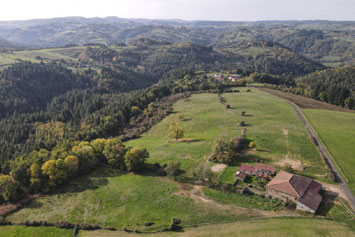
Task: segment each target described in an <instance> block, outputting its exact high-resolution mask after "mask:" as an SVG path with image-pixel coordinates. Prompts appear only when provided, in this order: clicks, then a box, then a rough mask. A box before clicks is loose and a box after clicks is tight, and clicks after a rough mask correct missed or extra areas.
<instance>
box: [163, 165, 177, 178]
mask: <svg viewBox="0 0 355 237" xmlns="http://www.w3.org/2000/svg"><path fill="white" fill-rule="evenodd" d="M180 167H181V162H180V161H172V162H170V163H168V165H167V166H166V167H165V169H164V171H165V173H166V175H167V176H168V177H174V178H175V176H176V175H178V174H179V170H180Z"/></svg>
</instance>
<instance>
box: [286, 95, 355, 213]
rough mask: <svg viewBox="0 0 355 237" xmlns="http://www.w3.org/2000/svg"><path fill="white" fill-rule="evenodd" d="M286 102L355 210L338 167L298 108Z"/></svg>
mask: <svg viewBox="0 0 355 237" xmlns="http://www.w3.org/2000/svg"><path fill="white" fill-rule="evenodd" d="M288 103H289V104H290V105H291V106H292V107H293V108H294V109H295V111H296V113H297V115H298V117H299V118H300V119H301V121H302V122H303V124H304V125H305V126H306V128H307V130H308V133H309V134H310V136H311V138H312V139H313V141H314V142H315V145H316V146H317V148H318V150H319V152H320V153H321V155H322V157H323V159H324V160H325V162H326V163H327V165H328V166H329V167H330V169H331V170H332V172H333V174H334V177H335V179H336V181H337V182H338V183H340V185H341V187H342V188H343V190H344V193H345V195H346V197H347V199H348V201H349V202H350V204H351V207H352V209H353V210H355V197H354V195H353V194H352V193H351V191H350V189H349V188H348V186H347V185H346V183H345V181H344V179H343V178H342V177H341V175H340V174H339V171H338V169H337V168H336V167H335V165H334V164H333V162H332V161H331V159H330V158H329V156H328V154H327V152H326V151H325V150H324V148H323V146H322V144H321V143H320V142H319V140H318V138H317V136H316V133H315V132H314V131H313V129H312V128H311V126H310V125H309V124H308V122H307V121H306V119H305V118H304V117H303V114H302V113H301V111H300V109H299V108H298V107H297V106H296V105H295V104H293V103H291V102H289V101H288Z"/></svg>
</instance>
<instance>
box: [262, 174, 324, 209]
mask: <svg viewBox="0 0 355 237" xmlns="http://www.w3.org/2000/svg"><path fill="white" fill-rule="evenodd" d="M266 186H267V187H268V188H271V189H274V190H277V191H280V192H283V193H286V194H289V195H291V196H294V197H296V198H297V201H299V202H300V203H302V204H304V205H306V206H307V207H309V208H311V209H313V210H317V208H318V206H319V203H320V202H321V201H322V196H321V195H319V194H318V192H319V190H320V189H321V188H322V185H321V184H320V183H318V182H316V181H314V180H312V179H310V178H307V177H304V176H300V175H295V174H290V173H287V172H285V171H282V170H281V171H280V172H279V173H278V174H277V175H276V176H275V178H273V179H272V180H271V181H270V182H269V183H268V184H267V185H266Z"/></svg>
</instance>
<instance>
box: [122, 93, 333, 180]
mask: <svg viewBox="0 0 355 237" xmlns="http://www.w3.org/2000/svg"><path fill="white" fill-rule="evenodd" d="M239 89H240V93H227V94H223V95H222V96H223V97H224V98H225V99H226V101H227V104H230V105H231V109H226V108H225V106H223V105H222V104H221V103H219V101H218V100H217V95H215V94H194V95H192V96H191V97H190V98H187V99H184V100H180V101H178V102H177V103H176V104H175V105H174V111H175V113H174V114H171V115H169V116H168V117H166V118H165V119H164V120H163V121H162V122H160V123H159V124H157V125H156V126H154V127H153V128H152V129H151V130H150V131H148V132H146V133H144V134H143V135H142V137H141V138H139V139H135V140H131V141H129V142H127V143H126V144H127V145H128V146H140V147H146V148H147V149H148V150H149V152H150V158H149V162H151V163H155V162H158V163H160V164H165V163H168V162H170V161H174V160H179V161H180V162H181V163H182V167H183V170H185V171H187V173H188V171H189V169H190V168H192V167H194V166H195V165H197V164H199V163H201V162H205V161H206V160H207V158H208V156H209V155H210V154H211V152H212V149H213V147H212V146H213V141H214V139H215V138H216V137H218V136H220V135H226V136H228V137H230V138H232V137H235V136H238V135H239V134H240V132H241V129H242V128H241V127H240V126H239V122H240V121H242V120H243V121H245V122H246V125H247V126H246V129H247V138H248V139H249V140H252V141H254V142H255V143H256V148H257V149H254V150H252V151H249V152H248V153H246V154H244V155H243V156H242V157H241V158H240V160H239V162H237V163H236V164H235V165H232V166H230V167H228V168H227V169H226V170H225V173H224V174H223V175H222V177H221V179H222V181H223V180H224V181H225V182H226V183H230V182H233V181H234V176H233V174H234V172H235V171H236V170H237V169H238V167H239V165H240V163H242V162H248V163H256V162H265V163H271V164H277V163H278V162H279V161H280V160H283V159H284V158H285V157H286V156H287V157H288V158H290V159H293V160H299V161H301V162H302V167H303V168H304V173H305V174H307V175H310V176H315V177H317V178H320V179H325V177H326V174H327V172H328V171H327V169H326V167H325V164H324V162H323V160H322V158H321V157H320V155H319V153H318V151H317V149H316V147H315V146H314V145H313V144H312V143H311V141H310V139H308V134H307V131H306V129H305V127H304V125H303V124H302V122H301V121H300V120H299V119H298V117H297V115H296V113H295V112H294V110H293V109H292V107H291V106H290V105H289V104H288V103H286V102H285V101H283V100H281V99H279V98H277V97H274V96H272V95H270V94H267V93H264V92H261V91H259V90H257V89H251V92H246V90H247V89H246V88H239ZM242 111H245V112H246V116H241V112H242ZM173 123H179V124H180V125H181V126H182V127H183V128H184V130H185V138H183V139H182V140H181V141H179V142H176V141H175V140H174V139H172V138H170V137H169V136H168V134H169V125H170V124H173ZM310 168H312V169H310Z"/></svg>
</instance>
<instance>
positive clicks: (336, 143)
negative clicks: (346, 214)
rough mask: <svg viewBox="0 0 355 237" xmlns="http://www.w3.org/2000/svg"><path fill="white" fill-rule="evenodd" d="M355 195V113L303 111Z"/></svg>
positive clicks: (319, 110)
mask: <svg viewBox="0 0 355 237" xmlns="http://www.w3.org/2000/svg"><path fill="white" fill-rule="evenodd" d="M302 112H303V113H304V115H305V116H306V118H307V120H308V121H309V122H310V123H311V124H312V126H313V128H314V129H315V130H316V131H317V133H318V135H319V136H320V139H321V140H322V142H323V143H324V144H325V146H326V147H327V149H328V151H329V152H330V153H331V155H332V157H333V158H334V159H335V160H336V163H337V164H338V165H339V166H340V168H341V171H342V172H343V174H344V175H345V177H346V179H347V180H348V181H349V182H348V183H349V188H350V189H351V191H352V192H353V194H355V172H354V167H355V113H348V112H338V111H330V110H321V109H303V110H302Z"/></svg>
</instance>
